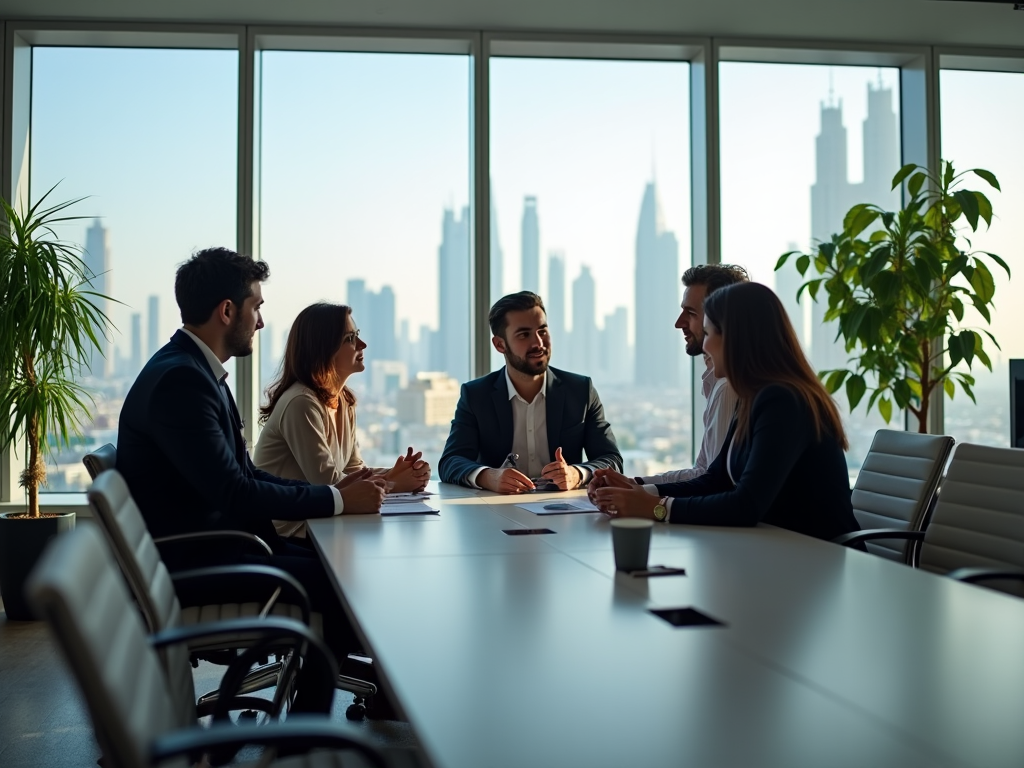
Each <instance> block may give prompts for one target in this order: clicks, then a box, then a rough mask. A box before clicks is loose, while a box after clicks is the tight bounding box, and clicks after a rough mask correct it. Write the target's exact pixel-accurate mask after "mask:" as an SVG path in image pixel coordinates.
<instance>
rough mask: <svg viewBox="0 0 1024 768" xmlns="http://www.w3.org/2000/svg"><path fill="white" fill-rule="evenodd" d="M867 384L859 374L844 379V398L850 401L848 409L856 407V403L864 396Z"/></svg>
mask: <svg viewBox="0 0 1024 768" xmlns="http://www.w3.org/2000/svg"><path fill="white" fill-rule="evenodd" d="M867 388H868V387H867V384H865V382H864V377H863V376H860V375H859V374H854V375H853V376H851V377H850V378H848V379H847V380H846V399H847V400H849V401H850V410H851V411H852V410H853V409H854V408H856V407H857V404H858V403H859V402H860V401H861V398H862V397H864V393H865V392H866V391H867Z"/></svg>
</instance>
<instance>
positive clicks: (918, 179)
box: [907, 172, 928, 197]
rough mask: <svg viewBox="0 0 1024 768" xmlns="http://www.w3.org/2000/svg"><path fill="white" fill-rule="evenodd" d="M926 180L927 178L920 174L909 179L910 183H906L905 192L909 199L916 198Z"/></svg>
mask: <svg viewBox="0 0 1024 768" xmlns="http://www.w3.org/2000/svg"><path fill="white" fill-rule="evenodd" d="M927 178H928V177H927V176H925V175H924V174H923V173H920V172H918V173H915V174H914V175H913V176H911V177H910V181H909V182H907V192H909V193H910V196H911V197H917V193H918V192H920V191H921V187H923V186H924V182H925V181H926V180H927Z"/></svg>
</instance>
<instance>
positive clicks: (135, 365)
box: [128, 312, 142, 377]
mask: <svg viewBox="0 0 1024 768" xmlns="http://www.w3.org/2000/svg"><path fill="white" fill-rule="evenodd" d="M131 350H132V353H131V358H130V359H129V361H128V375H129V376H132V377H135V376H138V375H139V371H141V370H142V314H141V313H140V312H132V337H131Z"/></svg>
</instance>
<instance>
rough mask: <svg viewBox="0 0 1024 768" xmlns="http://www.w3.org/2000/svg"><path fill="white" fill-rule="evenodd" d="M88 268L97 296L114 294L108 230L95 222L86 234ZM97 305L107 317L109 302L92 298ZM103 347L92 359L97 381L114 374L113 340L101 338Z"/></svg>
mask: <svg viewBox="0 0 1024 768" xmlns="http://www.w3.org/2000/svg"><path fill="white" fill-rule="evenodd" d="M82 258H83V260H84V261H85V268H86V270H87V273H88V275H89V276H90V279H89V285H90V286H91V287H92V289H93V290H94V291H96V292H97V293H101V294H103V295H104V296H110V295H111V283H112V281H111V279H110V248H109V243H108V240H107V230H106V228H105V227H104V226H103V225H102V224H100V220H99V219H96V220H94V221H93V224H92V226H91V227H89V229H87V230H86V232H85V253H83V254H82ZM93 301H94V303H95V304H96V306H97V307H98V308H99V309H100V310H101V311H102V312H103V313H104V314H105V315H107V316H108V317H109V316H110V302H109V301H107V300H105V299H93ZM99 342H100V348H99V349H98V350H97V349H94V350H93V351H92V353H91V355H90V357H89V371H90V373H91V374H92V375H93V376H95V377H96V378H105V377H107V376H109V375H110V374H111V373H112V372H113V359H112V355H111V345H110V339H108V338H106V337H104V336H100V338H99Z"/></svg>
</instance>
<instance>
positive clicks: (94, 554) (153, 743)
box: [27, 526, 415, 768]
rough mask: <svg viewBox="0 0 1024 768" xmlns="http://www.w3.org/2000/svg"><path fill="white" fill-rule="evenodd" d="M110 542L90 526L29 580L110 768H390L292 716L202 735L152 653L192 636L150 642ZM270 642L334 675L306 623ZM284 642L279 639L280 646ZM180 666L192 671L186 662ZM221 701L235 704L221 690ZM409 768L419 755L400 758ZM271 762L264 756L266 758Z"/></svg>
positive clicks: (337, 732) (328, 727)
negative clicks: (213, 758)
mask: <svg viewBox="0 0 1024 768" xmlns="http://www.w3.org/2000/svg"><path fill="white" fill-rule="evenodd" d="M112 560H113V557H112V553H111V552H110V549H109V547H108V546H107V544H106V542H105V541H104V539H103V537H102V535H101V534H100V533H99V532H98V531H97V530H95V529H94V528H92V527H89V526H81V527H79V528H78V529H77V530H75V531H72V532H70V533H68V534H66V535H63V536H59V537H57V538H56V539H55V540H54V541H53V542H52V544H51V546H50V547H49V548H48V550H47V552H46V553H45V554H44V556H43V558H42V559H41V561H40V562H39V564H38V566H37V567H36V569H35V571H34V572H33V574H32V575H31V577H30V579H29V583H28V587H27V592H28V595H29V599H30V601H31V603H32V605H33V608H34V609H35V611H36V612H37V615H39V616H41V617H43V618H44V619H45V620H46V621H47V622H48V623H49V625H50V627H51V628H52V630H53V634H54V636H55V638H56V640H57V643H58V645H59V646H60V648H61V651H62V652H63V654H64V656H65V657H66V659H67V661H68V663H69V666H70V667H71V670H72V672H73V673H74V675H75V677H76V679H77V681H78V684H79V687H80V688H81V691H82V694H83V696H84V698H85V701H86V704H87V706H88V708H89V713H90V716H91V718H92V721H93V726H94V728H95V731H96V738H97V742H98V743H99V744H100V746H101V749H102V750H103V765H104V766H105V768H145V767H148V766H155V765H158V764H160V765H169V766H186V765H191V764H193V763H194V762H196V761H197V760H198V759H199V758H200V757H202V756H204V755H209V754H215V755H217V756H218V757H219V758H220V759H221V760H223V759H225V758H230V756H231V755H232V754H234V752H235V751H236V750H237V749H238V748H239V747H240V746H244V745H246V744H258V745H265V746H267V747H269V748H272V749H275V750H276V749H287V750H288V751H289V752H291V753H295V752H299V751H301V752H308V751H309V750H324V749H331V750H333V751H315V752H311V753H309V754H303V755H296V756H293V757H288V758H283V759H278V760H273V761H270V760H268V759H264V760H261V761H260V763H259V764H260V765H261V766H274V768H320V766H324V767H325V768H326V767H327V766H330V767H331V768H342V767H352V768H356V767H357V766H358V768H364V767H365V766H375V767H376V768H387V766H388V762H387V761H385V759H384V757H383V755H382V753H381V752H380V751H379V750H377V749H376V748H374V747H373V746H371V745H369V744H368V743H366V742H365V741H364V740H363V739H362V738H361V737H360V736H358V735H356V734H354V733H352V732H350V731H348V730H347V729H345V728H343V727H342V726H341V725H340V724H335V723H331V722H330V721H329V720H327V718H325V717H322V716H321V717H317V716H314V715H306V716H294V715H293V716H291V717H289V719H288V721H287V722H286V723H273V724H267V725H261V726H256V725H247V724H238V725H234V724H231V723H223V722H215V723H214V724H213V725H212V726H211V727H209V728H204V727H200V726H198V725H197V724H196V723H195V720H194V719H192V712H190V711H188V710H187V707H186V706H185V705H184V702H182V701H181V700H180V699H179V698H178V697H177V696H176V695H173V694H172V692H171V691H170V690H169V688H168V680H167V676H166V675H165V669H164V668H163V667H162V665H161V663H160V660H159V659H158V657H157V653H156V651H155V650H154V648H169V647H172V646H174V645H176V644H178V643H180V642H181V641H182V640H184V639H186V638H187V636H188V633H171V634H170V635H165V636H160V635H157V636H156V637H147V635H146V631H145V629H146V628H145V626H144V625H143V623H142V620H141V617H140V616H139V614H138V611H137V610H136V608H135V606H134V604H133V603H132V600H131V598H130V597H129V594H128V591H127V589H126V587H125V584H124V581H123V579H122V577H121V575H120V574H119V573H118V571H117V569H116V567H115V566H114V565H113V562H112ZM258 629H261V631H262V632H264V637H265V639H266V640H267V641H268V642H274V643H277V642H281V640H282V638H283V636H284V635H290V636H291V637H293V638H294V639H298V640H299V641H300V642H301V643H303V644H305V645H306V646H307V649H310V648H311V649H313V651H314V652H313V653H310V654H309V655H307V657H306V659H305V661H306V662H308V663H314V662H315V663H314V667H315V671H316V672H317V673H320V674H328V675H329V674H330V673H331V669H332V668H333V667H334V664H333V659H332V658H331V656H330V654H329V653H328V652H327V650H326V648H324V647H323V646H322V643H320V642H319V641H318V640H317V639H316V638H315V637H314V636H313V635H312V634H311V633H310V632H309V630H308V629H307V628H306V627H304V626H303V625H302V624H300V623H298V622H295V621H292V620H289V619H269V620H265V621H264V622H262V624H261V625H260V627H259V628H258ZM276 633H281V636H279V637H275V634H276ZM175 665H176V666H177V667H182V666H183V667H184V668H185V672H187V667H188V662H187V660H186V659H185V658H184V657H183V656H181V655H179V656H178V657H177V660H176V661H175ZM222 695H223V700H228V699H229V698H230V695H231V691H230V690H229V689H225V690H223V691H222ZM394 754H396V755H397V756H398V757H396V761H397V760H398V759H400V760H401V761H402V763H403V764H405V765H410V764H415V753H412V752H410V751H408V750H401V751H395V752H394ZM272 756H273V755H272V754H271V755H267V754H265V755H264V757H265V758H267V757H272Z"/></svg>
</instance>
